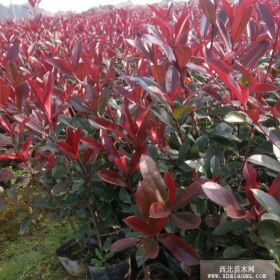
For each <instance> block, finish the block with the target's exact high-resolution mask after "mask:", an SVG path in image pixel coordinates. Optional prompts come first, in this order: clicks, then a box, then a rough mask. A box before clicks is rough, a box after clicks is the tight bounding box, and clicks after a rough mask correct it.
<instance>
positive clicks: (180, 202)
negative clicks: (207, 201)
mask: <svg viewBox="0 0 280 280" xmlns="http://www.w3.org/2000/svg"><path fill="white" fill-rule="evenodd" d="M206 182H209V180H208V179H199V180H197V181H195V182H193V183H192V184H191V185H189V186H188V187H187V188H186V189H185V190H184V191H183V192H182V193H181V194H180V195H179V196H178V198H177V200H176V202H175V208H177V209H179V208H182V207H184V206H186V204H187V203H189V202H190V201H191V200H192V199H194V198H195V197H198V196H200V195H203V189H202V187H201V186H202V185H203V184H204V183H206Z"/></svg>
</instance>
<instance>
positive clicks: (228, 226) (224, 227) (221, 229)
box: [213, 221, 248, 235]
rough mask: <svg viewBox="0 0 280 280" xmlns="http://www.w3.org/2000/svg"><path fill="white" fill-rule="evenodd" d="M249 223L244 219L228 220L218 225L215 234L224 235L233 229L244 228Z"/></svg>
mask: <svg viewBox="0 0 280 280" xmlns="http://www.w3.org/2000/svg"><path fill="white" fill-rule="evenodd" d="M247 226H248V224H247V223H246V222H244V221H228V222H225V223H223V224H220V225H218V226H217V227H216V228H215V230H214V231H213V234H215V235H223V234H226V233H229V232H232V231H236V230H242V229H244V228H246V227H247Z"/></svg>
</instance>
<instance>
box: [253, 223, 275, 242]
mask: <svg viewBox="0 0 280 280" xmlns="http://www.w3.org/2000/svg"><path fill="white" fill-rule="evenodd" d="M257 229H258V233H259V235H260V237H261V238H262V240H263V241H264V243H265V244H266V245H271V246H274V245H280V224H279V223H278V222H275V221H272V220H265V221H261V222H260V223H259V224H258V226H257Z"/></svg>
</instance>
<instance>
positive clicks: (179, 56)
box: [174, 44, 193, 69]
mask: <svg viewBox="0 0 280 280" xmlns="http://www.w3.org/2000/svg"><path fill="white" fill-rule="evenodd" d="M174 53H175V56H176V61H177V63H178V65H179V67H180V68H181V69H182V68H184V67H186V65H187V63H188V61H189V60H190V58H191V57H192V55H193V52H192V49H191V48H189V47H187V46H184V45H180V44H178V45H176V46H175V47H174Z"/></svg>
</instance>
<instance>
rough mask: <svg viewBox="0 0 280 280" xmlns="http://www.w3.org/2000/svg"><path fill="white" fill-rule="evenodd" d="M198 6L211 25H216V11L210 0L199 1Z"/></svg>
mask: <svg viewBox="0 0 280 280" xmlns="http://www.w3.org/2000/svg"><path fill="white" fill-rule="evenodd" d="M199 6H200V8H201V9H202V10H203V13H204V14H205V16H206V18H207V19H208V20H209V21H210V22H211V23H212V24H216V9H215V5H214V3H213V2H212V1H211V0H199Z"/></svg>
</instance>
